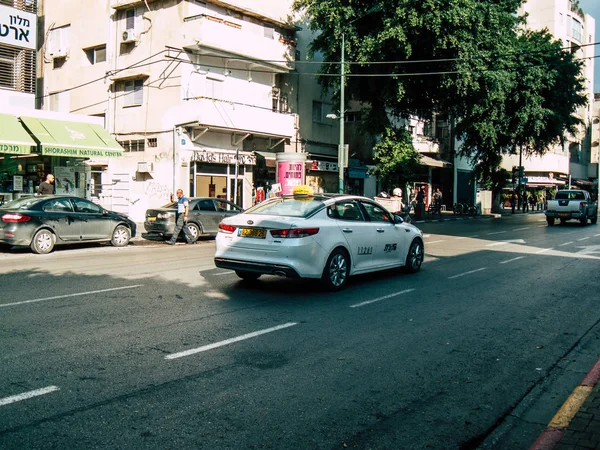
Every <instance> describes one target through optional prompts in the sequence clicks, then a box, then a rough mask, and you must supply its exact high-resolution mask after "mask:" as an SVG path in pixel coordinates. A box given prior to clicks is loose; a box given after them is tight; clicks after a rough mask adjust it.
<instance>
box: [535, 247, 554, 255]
mask: <svg viewBox="0 0 600 450" xmlns="http://www.w3.org/2000/svg"><path fill="white" fill-rule="evenodd" d="M550 250H552V248H543V249H541V250H538V251H537V252H535V254H536V255H537V254H539V253H546V252H549V251H550Z"/></svg>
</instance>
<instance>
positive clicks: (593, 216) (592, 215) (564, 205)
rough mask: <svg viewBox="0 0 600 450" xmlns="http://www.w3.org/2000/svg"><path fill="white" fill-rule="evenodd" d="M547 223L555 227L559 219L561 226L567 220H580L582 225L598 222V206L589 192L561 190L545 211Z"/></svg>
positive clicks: (549, 202)
mask: <svg viewBox="0 0 600 450" xmlns="http://www.w3.org/2000/svg"><path fill="white" fill-rule="evenodd" d="M545 214H546V222H547V223H548V225H549V226H552V225H554V220H555V219H559V220H560V223H561V225H562V224H564V223H565V222H566V221H567V220H571V219H574V220H579V223H580V224H581V225H586V224H587V221H588V220H589V221H590V222H591V223H593V224H596V223H597V222H598V204H597V203H596V202H595V201H593V200H592V198H591V196H590V194H589V192H587V191H583V190H580V189H561V190H560V191H557V192H556V195H555V196H554V199H553V200H548V207H547V208H546V211H545Z"/></svg>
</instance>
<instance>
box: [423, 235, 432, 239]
mask: <svg viewBox="0 0 600 450" xmlns="http://www.w3.org/2000/svg"><path fill="white" fill-rule="evenodd" d="M423 237H424V238H428V237H431V235H430V234H424V235H423Z"/></svg>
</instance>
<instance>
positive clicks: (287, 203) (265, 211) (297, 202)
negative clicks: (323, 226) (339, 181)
mask: <svg viewBox="0 0 600 450" xmlns="http://www.w3.org/2000/svg"><path fill="white" fill-rule="evenodd" d="M321 207H323V200H322V199H320V198H315V197H292V196H290V197H280V198H274V199H271V200H267V201H266V202H264V203H259V204H258V205H256V206H253V207H252V208H250V209H248V210H246V212H245V213H246V214H262V215H273V216H289V217H308V216H310V215H311V214H312V213H314V212H315V211H316V210H318V209H319V208H321Z"/></svg>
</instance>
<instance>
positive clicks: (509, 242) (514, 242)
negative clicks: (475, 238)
mask: <svg viewBox="0 0 600 450" xmlns="http://www.w3.org/2000/svg"><path fill="white" fill-rule="evenodd" d="M524 243H525V241H524V240H523V239H508V240H506V241H498V242H492V243H491V244H488V245H486V247H496V246H497V245H504V244H524Z"/></svg>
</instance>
